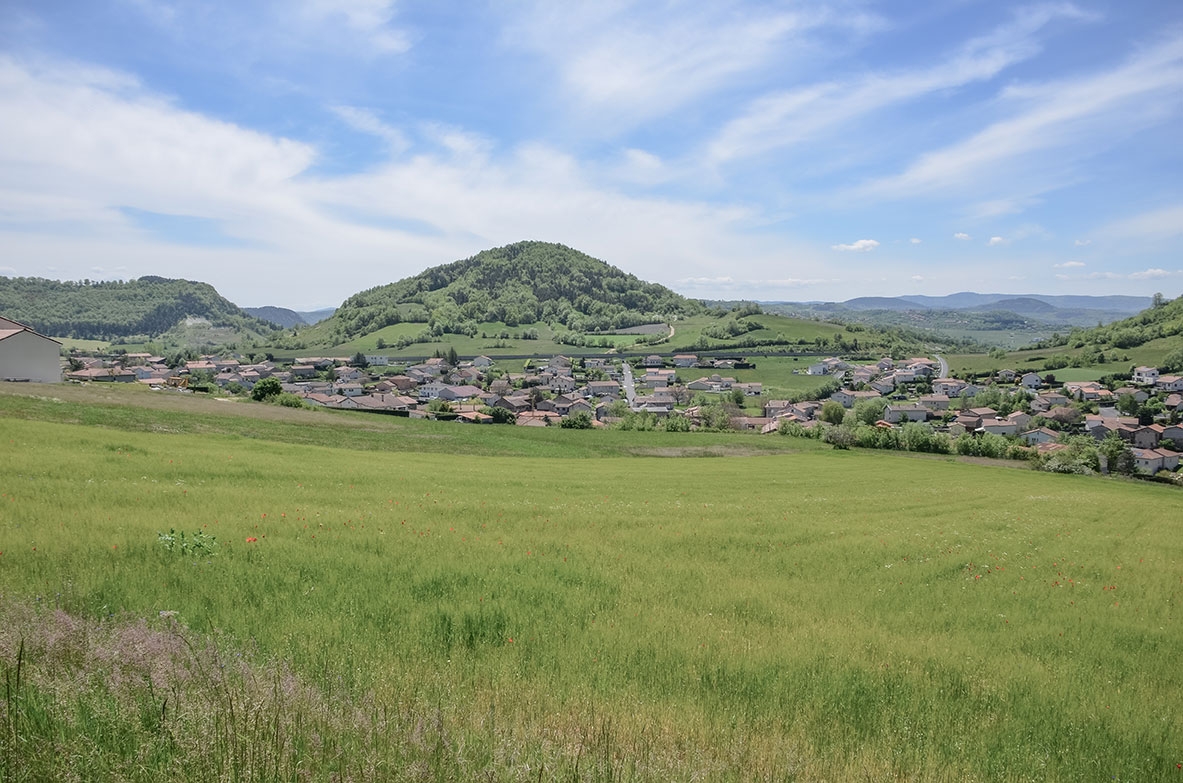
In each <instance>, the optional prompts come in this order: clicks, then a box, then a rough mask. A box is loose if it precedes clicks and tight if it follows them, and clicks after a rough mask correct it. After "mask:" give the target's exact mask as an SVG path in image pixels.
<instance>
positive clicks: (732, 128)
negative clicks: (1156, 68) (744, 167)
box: [706, 3, 1090, 163]
mask: <svg viewBox="0 0 1183 783" xmlns="http://www.w3.org/2000/svg"><path fill="white" fill-rule="evenodd" d="M1086 18H1090V17H1089V16H1088V15H1087V14H1085V13H1084V12H1082V11H1081V10H1080V9H1078V8H1077V7H1076V6H1074V5H1071V4H1067V3H1060V4H1055V5H1041V6H1036V7H1034V8H1027V9H1023V10H1021V11H1019V12H1018V13H1016V14H1015V16H1014V18H1013V19H1012V20H1011V21H1010V22H1009V23H1007V24H1005V25H1002V26H1000V27H998V28H997V29H995V30H993V31H992V32H990V33H989V34H987V35H984V36H981V37H979V38H974V39H971V40H970V41H968V42H966V43H965V44H964V45H962V46H961V47H960V48H959V49H958V50H957V51H955V52H954V53H953V54H952V55H950V56H949V57H948V58H947V59H945V60H944V61H943V62H940V63H937V64H935V65H933V66H931V67H928V68H923V69H914V70H907V71H896V72H887V73H871V74H868V75H866V76H863V77H862V78H859V79H855V80H851V81H846V82H827V83H822V84H812V85H807V86H804V87H799V88H795V89H792V90H783V91H778V92H772V93H768V94H766V95H763V96H761V97H760V98H758V99H756V100H755V101H753V102H752V103H751V104H749V106H748V107H747V109H746V110H745V111H744V112H743V113H742V114H741V115H740V116H739V117H737V118H735V119H733V120H731V121H730V122H728V123H727V124H726V125H725V126H724V127H723V129H722V130H721V131H720V132H719V134H718V135H717V136H716V137H715V138H714V139H713V140H712V141H711V142H710V143H709V144H708V146H707V152H706V157H707V159H708V160H710V161H712V162H714V163H722V162H725V161H728V160H732V159H734V158H740V157H749V156H753V155H758V154H760V153H763V152H766V151H768V150H771V149H775V148H778V147H787V146H792V145H795V144H797V143H799V142H802V141H805V140H807V139H810V138H812V137H814V136H816V135H818V134H820V133H822V132H823V131H826V130H828V129H830V128H833V127H834V126H837V125H841V124H843V123H846V122H849V121H851V120H854V119H856V118H860V117H863V116H864V115H867V114H870V113H872V112H875V111H877V110H879V109H882V108H884V107H887V106H890V105H893V104H898V103H903V102H906V101H910V100H914V99H916V98H919V97H921V96H924V95H928V94H930V93H933V92H937V91H940V90H949V89H954V88H958V87H964V86H965V85H968V84H972V83H974V82H981V81H988V80H990V79H993V78H994V77H996V76H998V75H999V74H1000V73H1001V72H1002V71H1004V70H1005V69H1007V68H1009V67H1010V66H1012V65H1015V64H1016V63H1019V62H1022V61H1023V60H1025V59H1028V58H1030V57H1031V56H1033V55H1034V54H1036V53H1038V51H1039V49H1040V46H1039V42H1038V40H1037V33H1039V32H1040V31H1041V30H1042V29H1043V28H1044V27H1046V26H1047V25H1048V24H1050V23H1051V22H1054V21H1057V20H1061V19H1077V20H1079V19H1086Z"/></svg>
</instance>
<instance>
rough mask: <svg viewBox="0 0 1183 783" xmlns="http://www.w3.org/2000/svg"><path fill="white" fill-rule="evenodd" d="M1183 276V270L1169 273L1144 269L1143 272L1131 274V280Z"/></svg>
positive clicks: (1161, 270)
mask: <svg viewBox="0 0 1183 783" xmlns="http://www.w3.org/2000/svg"><path fill="white" fill-rule="evenodd" d="M1178 275H1183V270H1179V269H1176V270H1175V271H1173V272H1168V271H1167V270H1165V269H1144V270H1142V271H1141V272H1131V273H1130V276H1129V277H1130V279H1131V280H1157V279H1159V278H1161V277H1177V276H1178Z"/></svg>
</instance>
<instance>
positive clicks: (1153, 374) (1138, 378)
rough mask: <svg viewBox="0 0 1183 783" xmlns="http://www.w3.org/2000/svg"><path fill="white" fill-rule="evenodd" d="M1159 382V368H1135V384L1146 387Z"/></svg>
mask: <svg viewBox="0 0 1183 783" xmlns="http://www.w3.org/2000/svg"><path fill="white" fill-rule="evenodd" d="M1157 380H1158V368H1157V367H1135V368H1134V378H1133V381H1134V383H1140V384H1143V385H1145V386H1153V385H1154V383H1155V382H1156V381H1157Z"/></svg>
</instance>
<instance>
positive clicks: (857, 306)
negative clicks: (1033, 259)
mask: <svg viewBox="0 0 1183 783" xmlns="http://www.w3.org/2000/svg"><path fill="white" fill-rule="evenodd" d="M810 304H814V305H815V306H817V304H816V303H810ZM823 304H833V305H838V306H841V307H845V308H847V309H851V310H978V311H983V312H984V311H986V310H1006V311H1008V312H1012V313H1020V314H1032V315H1035V314H1037V313H1043V314H1051V313H1053V312H1054V311H1056V310H1100V311H1106V312H1114V313H1123V314H1125V315H1133V314H1134V313H1138V312H1141V311H1142V310H1145V309H1146V308H1147V307H1149V306H1150V297H1149V296H1049V295H1047V294H977V293H973V292H971V291H962V292H960V293H956V294H949V295H947V296H892V297H886V296H862V297H858V298H855V299H848V300H846V301H845V302H834V303H823Z"/></svg>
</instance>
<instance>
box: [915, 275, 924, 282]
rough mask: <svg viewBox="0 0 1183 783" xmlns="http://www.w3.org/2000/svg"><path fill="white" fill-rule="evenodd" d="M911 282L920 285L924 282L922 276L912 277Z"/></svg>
mask: <svg viewBox="0 0 1183 783" xmlns="http://www.w3.org/2000/svg"><path fill="white" fill-rule="evenodd" d="M912 280H913V281H915V282H917V283H920V282H923V281H924V275H912Z"/></svg>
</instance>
